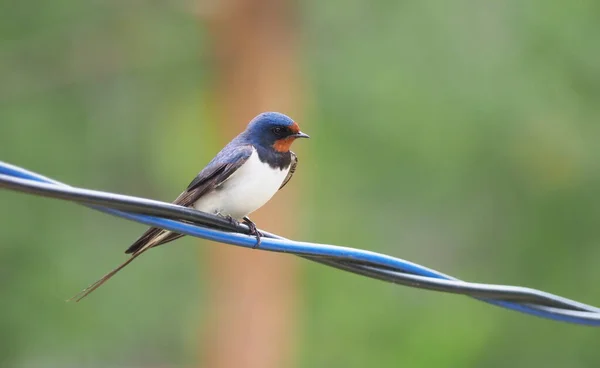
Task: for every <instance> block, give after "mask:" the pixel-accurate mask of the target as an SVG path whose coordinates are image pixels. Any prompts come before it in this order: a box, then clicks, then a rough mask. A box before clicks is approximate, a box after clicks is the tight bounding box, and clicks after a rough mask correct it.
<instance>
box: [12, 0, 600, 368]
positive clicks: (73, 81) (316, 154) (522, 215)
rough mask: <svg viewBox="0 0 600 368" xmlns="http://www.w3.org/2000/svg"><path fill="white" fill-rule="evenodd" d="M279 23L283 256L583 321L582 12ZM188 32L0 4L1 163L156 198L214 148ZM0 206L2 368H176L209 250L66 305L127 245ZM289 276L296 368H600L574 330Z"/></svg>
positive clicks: (589, 137)
mask: <svg viewBox="0 0 600 368" xmlns="http://www.w3.org/2000/svg"><path fill="white" fill-rule="evenodd" d="M296 7H297V12H298V14H297V20H298V25H297V26H298V27H299V30H300V35H301V45H300V48H301V49H300V50H301V58H300V59H299V60H298V63H300V66H301V69H302V71H303V77H304V78H305V79H304V81H303V83H304V84H305V86H306V92H305V94H306V96H305V98H306V100H307V101H308V103H307V108H306V109H305V113H304V114H303V119H304V121H305V122H304V123H303V122H300V123H301V125H302V126H303V127H304V126H306V127H307V128H306V129H305V130H306V131H307V132H308V133H310V134H311V136H312V137H313V138H312V139H311V140H310V141H306V142H304V141H303V142H302V144H301V145H300V144H298V145H297V146H298V147H296V148H295V151H296V152H297V153H299V155H304V157H306V159H304V160H302V159H301V164H300V166H299V169H298V171H297V174H296V177H295V180H298V181H300V182H301V183H302V186H303V189H302V190H300V191H299V195H301V196H302V201H301V203H303V207H302V208H301V210H300V214H301V215H299V216H298V217H301V220H300V219H299V220H298V221H301V223H302V227H301V229H300V231H299V233H300V234H301V235H300V236H298V237H299V238H301V239H302V240H307V241H318V242H325V243H332V244H339V245H347V246H352V247H360V248H367V249H370V250H374V251H378V252H383V253H388V254H391V255H394V256H398V257H401V258H404V259H408V260H411V261H414V262H418V263H421V264H424V265H427V266H429V267H433V268H436V269H438V270H440V271H443V272H447V273H449V274H452V275H454V276H457V277H460V278H463V279H467V280H473V281H480V282H489V283H507V284H515V285H524V286H531V287H535V288H539V289H542V290H546V291H550V292H553V293H557V294H560V295H564V296H567V297H571V298H574V299H577V300H581V301H583V302H588V303H591V304H595V305H600V289H599V288H598V280H600V267H598V265H599V264H600V246H599V244H598V243H599V239H600V226H598V219H599V216H600V198H599V196H598V194H599V193H600V191H599V190H600V189H599V188H600V187H599V185H600V165H599V163H598V162H599V158H600V145H599V144H598V141H599V137H600V47H599V46H598V40H599V39H600V3H598V2H596V1H592V0H587V1H585V0H582V1H578V2H571V3H568V2H564V1H563V2H561V1H542V0H529V1H524V2H523V1H515V0H512V1H505V2H489V1H480V2H478V1H466V0H460V1H454V2H452V3H449V2H444V1H424V2H420V1H392V0H386V1H384V0H381V1H358V0H330V1H316V0H312V1H307V2H298V3H296ZM204 10H205V9H204ZM202 11H203V9H202V4H200V6H198V4H194V3H193V2H189V1H183V0H181V1H171V2H159V1H150V2H120V1H117V0H110V1H88V2H82V1H74V0H58V1H53V2H38V3H35V4H33V3H28V2H20V3H18V2H15V1H6V0H5V1H0V81H1V83H0V160H3V161H7V162H9V163H13V164H16V165H20V166H23V167H25V168H28V169H31V170H34V171H37V172H40V173H42V174H45V175H48V176H50V177H53V178H56V179H57V180H61V181H64V182H67V183H70V184H73V185H77V186H82V187H87V188H92V189H101V190H107V191H114V192H120V193H125V194H131V195H138V196H145V197H150V198H156V199H161V200H166V201H168V200H171V199H173V198H174V197H175V196H176V195H177V194H178V193H179V191H180V189H181V188H182V186H183V185H185V184H187V183H188V182H189V180H190V179H191V178H192V177H193V175H195V173H196V172H197V171H198V170H199V169H200V168H201V167H202V166H203V165H204V163H206V162H207V161H208V160H209V159H210V157H212V155H213V154H214V153H215V152H216V151H217V150H218V149H219V147H220V146H221V144H222V143H223V141H221V140H218V139H214V138H213V139H211V137H214V134H215V132H214V130H215V127H214V126H213V125H211V118H212V115H213V112H212V111H211V104H210V101H211V95H212V93H211V66H210V56H209V55H208V50H209V45H210V39H209V35H208V34H207V32H206V30H205V28H204V26H203V21H202V16H199V15H198V13H201V12H202ZM240 37H243V35H240ZM257 112H258V111H257ZM248 118H251V116H249V117H248ZM300 146H301V147H300ZM182 156H185V157H188V159H187V160H182V159H181V157H182ZM301 178H302V179H301ZM0 206H1V209H2V210H1V211H0V229H1V232H0V366H2V367H190V366H195V365H197V361H198V360H199V359H201V357H199V356H198V355H199V353H198V351H197V350H198V349H197V347H198V344H199V333H200V332H199V331H201V330H202V325H203V318H202V315H203V309H204V308H205V303H206V296H205V294H204V293H203V289H204V288H205V286H206V285H205V282H203V281H202V280H203V278H202V277H201V276H202V275H201V273H202V270H201V269H199V265H201V264H202V256H203V252H204V250H203V249H204V248H206V247H209V246H210V247H214V246H220V245H217V244H214V243H206V244H203V245H202V246H198V242H195V241H194V240H192V239H188V238H186V239H183V240H180V241H178V243H174V244H173V245H172V246H169V247H165V248H164V249H162V250H161V251H158V250H157V251H156V252H151V253H149V254H152V256H150V255H149V256H146V257H144V258H143V260H141V261H139V262H136V263H135V266H134V267H131V268H130V269H128V270H127V271H126V272H123V273H121V274H119V275H118V277H116V278H115V279H114V280H111V282H109V283H108V284H107V285H106V286H104V287H103V288H102V289H101V290H102V291H99V292H97V293H95V294H93V296H91V297H90V298H89V299H86V300H85V302H82V303H79V304H73V303H65V302H64V300H65V299H66V298H68V297H70V296H71V295H72V294H74V293H75V292H76V291H78V290H79V289H81V288H82V287H84V286H85V285H87V284H88V283H89V282H91V281H93V280H94V279H95V278H96V277H98V276H100V275H102V274H103V273H104V272H106V271H107V270H109V269H110V268H111V267H113V266H114V265H116V264H117V263H118V262H120V261H121V260H123V254H122V251H123V250H124V248H125V247H126V246H127V245H128V244H129V243H130V242H131V241H132V240H133V239H134V238H135V237H136V236H137V235H138V234H139V233H140V232H141V231H142V230H143V229H144V226H142V225H139V224H134V223H131V222H127V221H122V220H119V219H116V218H112V217H109V216H106V215H103V214H100V213H96V212H93V211H89V210H87V209H85V208H83V207H79V206H75V205H70V204H67V203H64V202H61V201H56V200H50V199H42V198H37V197H32V196H27V195H22V194H17V193H13V192H8V191H0ZM283 235H285V234H283ZM198 252H199V253H200V255H198ZM301 270H302V274H301V285H300V286H299V288H300V289H301V293H302V297H301V298H300V302H301V305H302V307H301V308H300V309H299V313H298V315H297V319H298V321H299V322H298V325H299V326H300V328H299V331H290V333H293V334H297V336H298V337H297V339H296V340H295V341H296V342H297V344H298V346H297V347H296V348H295V350H296V351H297V354H296V357H295V358H294V360H295V361H296V366H298V367H398V366H407V367H531V366H535V365H540V366H542V365H543V366H546V367H597V366H598V365H599V363H600V348H598V336H599V335H598V332H596V330H595V329H592V328H585V327H579V326H574V325H567V324H563V323H556V322H551V321H547V320H543V319H538V318H534V317H529V316H525V315H522V314H519V313H515V312H510V311H506V310H503V309H499V308H495V307H492V306H489V305H486V304H483V303H478V302H475V301H473V300H469V299H467V298H464V297H459V296H453V295H446V294H439V293H432V292H426V291H419V290H414V289H407V288H403V287H397V286H394V285H391V284H386V283H382V282H378V281H374V280H370V279H366V278H361V277H358V276H355V275H351V274H347V273H343V272H340V271H336V270H333V269H328V268H325V267H322V266H318V265H314V264H310V263H308V262H305V261H302V262H301ZM207 282H208V281H207ZM107 288H110V290H107ZM100 293H103V295H101V294H100ZM263 343H264V344H268V343H269V342H268V341H265V342H263ZM232 353H234V352H232Z"/></svg>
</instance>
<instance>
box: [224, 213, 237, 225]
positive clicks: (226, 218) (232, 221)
mask: <svg viewBox="0 0 600 368" xmlns="http://www.w3.org/2000/svg"><path fill="white" fill-rule="evenodd" d="M224 217H225V220H227V221H229V223H230V224H232V225H234V226H237V225H239V224H240V223H239V222H238V220H236V219H234V218H233V217H231V216H230V215H227V216H224Z"/></svg>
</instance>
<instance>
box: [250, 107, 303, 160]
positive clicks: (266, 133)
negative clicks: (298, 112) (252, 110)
mask: <svg viewBox="0 0 600 368" xmlns="http://www.w3.org/2000/svg"><path fill="white" fill-rule="evenodd" d="M245 133H246V135H247V137H248V138H250V140H251V141H252V143H255V144H260V145H261V146H263V147H266V148H272V149H274V150H275V151H277V152H288V151H289V150H290V147H291V146H292V143H294V141H295V140H296V139H297V138H309V136H308V134H304V133H302V132H301V131H300V127H299V126H298V124H297V123H296V122H295V121H294V120H292V119H291V118H290V117H288V116H286V115H284V114H281V113H278V112H263V113H262V114H259V115H258V116H256V117H255V118H254V119H252V121H251V122H250V123H249V124H248V127H247V128H246V132H245Z"/></svg>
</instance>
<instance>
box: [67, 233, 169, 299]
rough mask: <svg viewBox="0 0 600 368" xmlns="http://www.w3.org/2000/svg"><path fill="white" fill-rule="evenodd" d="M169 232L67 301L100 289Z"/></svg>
mask: <svg viewBox="0 0 600 368" xmlns="http://www.w3.org/2000/svg"><path fill="white" fill-rule="evenodd" d="M169 233H171V232H170V231H164V232H163V233H162V234H160V235H158V236H156V237H155V238H154V239H152V240H150V241H148V242H147V243H146V244H144V245H143V246H142V247H141V248H139V249H138V250H136V251H135V252H134V253H133V254H132V255H131V257H129V259H127V260H126V261H125V262H123V263H121V264H120V265H119V267H117V268H115V269H114V270H112V271H110V272H109V273H107V274H106V275H104V276H102V277H101V278H100V279H99V280H97V281H96V282H94V283H93V284H91V285H90V286H88V287H86V288H85V289H83V290H81V291H80V292H79V293H77V294H75V295H74V296H73V297H71V298H70V299H68V300H67V301H71V300H73V299H75V301H76V302H79V301H80V300H81V299H83V298H85V297H86V296H88V295H90V294H91V293H92V292H93V291H94V290H96V289H98V288H99V287H100V286H102V284H104V283H105V282H106V281H108V280H110V278H111V277H113V276H114V275H116V274H117V272H119V271H121V270H122V269H123V268H125V266H127V265H128V264H130V263H131V262H133V260H134V259H136V258H137V257H138V256H140V255H141V254H142V253H144V252H145V251H147V250H148V249H150V248H152V247H153V246H155V245H156V244H157V243H159V242H160V241H161V240H163V239H164V238H165V237H166V236H168V235H169Z"/></svg>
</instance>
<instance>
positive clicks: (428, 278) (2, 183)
mask: <svg viewBox="0 0 600 368" xmlns="http://www.w3.org/2000/svg"><path fill="white" fill-rule="evenodd" d="M0 187H1V188H5V189H11V190H14V191H19V192H24V193H29V194H35V195H40V196H45V197H51V198H58V199H63V200H68V201H71V202H76V203H80V204H83V205H86V206H88V207H90V208H93V209H96V210H99V211H102V212H105V213H109V214H111V215H115V216H119V217H122V218H125V219H129V220H133V221H137V222H140V223H144V224H146V225H149V226H156V227H160V228H165V229H168V230H171V231H175V232H178V233H182V234H186V235H191V236H195V237H200V238H204V239H208V240H213V241H218V242H222V243H227V244H232V245H237V246H243V247H252V246H254V245H255V242H256V239H255V238H254V236H249V235H247V234H248V232H249V229H248V227H247V226H246V225H245V224H237V225H235V224H232V223H231V222H229V221H227V220H226V219H223V218H221V217H218V216H214V215H211V214H207V213H203V212H200V211H196V210H194V209H190V208H186V207H181V206H177V205H173V204H170V203H165V202H160V201H154V200H149V199H145V198H139V197H132V196H125V195H120V194H115V193H108V192H100V191H94V190H88V189H81V188H75V187H71V186H68V185H66V184H63V183H60V182H58V181H55V180H52V179H50V178H47V177H44V176H42V175H39V174H36V173H33V172H30V171H27V170H25V169H22V168H20V167H17V166H14V165H10V164H7V163H3V162H1V161H0ZM261 232H263V234H264V235H265V238H263V240H262V242H261V246H260V247H259V248H258V249H260V250H263V251H271V252H280V253H292V254H295V255H297V256H300V257H302V258H305V259H308V260H311V261H313V262H317V263H320V264H323V265H327V266H330V267H334V268H337V269H340V270H345V271H349V272H353V273H356V274H359V275H362V276H366V277H370V278H374V279H378V280H383V281H388V282H392V283H396V284H401V285H405V286H410V287H415V288H420V289H427V290H434V291H441V292H446V293H454V294H463V295H468V296H471V297H474V298H476V299H478V300H481V301H483V302H486V303H490V304H493V305H497V306H500V307H503V308H507V309H511V310H516V311H520V312H523V313H527V314H530V315H535V316H539V317H544V318H548V319H552V320H555V321H563V322H569V323H575V324H581V325H589V326H600V309H599V308H596V307H593V306H590V305H587V304H583V303H580V302H577V301H574V300H570V299H566V298H563V297H560V296H557V295H553V294H550V293H546V292H543V291H539V290H535V289H530V288H525V287H518V286H506V285H490V284H479V283H469V282H464V281H461V280H458V279H456V278H453V277H451V276H449V275H445V274H443V273H441V272H438V271H435V270H432V269H429V268H426V267H423V266H420V265H418V264H415V263H412V262H408V261H405V260H402V259H398V258H394V257H391V256H387V255H383V254H379V253H375V252H370V251H366V250H361V249H354V248H347V247H340V246H334V245H328V244H315V243H306V242H298V241H292V240H288V239H285V238H282V237H280V236H277V235H274V234H270V233H267V232H265V231H262V230H261Z"/></svg>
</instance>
